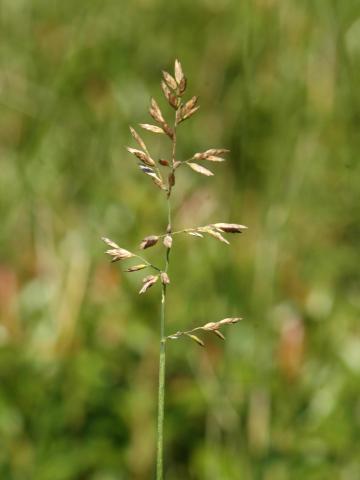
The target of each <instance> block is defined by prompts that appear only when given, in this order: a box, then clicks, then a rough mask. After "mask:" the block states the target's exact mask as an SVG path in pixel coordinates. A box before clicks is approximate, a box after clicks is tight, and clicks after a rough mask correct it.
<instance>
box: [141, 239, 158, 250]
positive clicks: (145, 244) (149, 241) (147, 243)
mask: <svg viewBox="0 0 360 480" xmlns="http://www.w3.org/2000/svg"><path fill="white" fill-rule="evenodd" d="M158 240H159V237H158V236H157V235H149V236H148V237H145V238H144V239H143V241H142V242H141V243H140V248H141V249H142V250H145V249H146V248H149V247H152V246H153V245H155V244H156V243H157V242H158Z"/></svg>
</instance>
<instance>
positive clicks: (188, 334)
mask: <svg viewBox="0 0 360 480" xmlns="http://www.w3.org/2000/svg"><path fill="white" fill-rule="evenodd" d="M185 335H186V336H187V337H189V338H191V340H193V341H194V342H196V343H197V344H198V345H200V347H205V343H204V342H203V341H202V340H200V338H199V337H197V336H196V335H193V334H192V333H185Z"/></svg>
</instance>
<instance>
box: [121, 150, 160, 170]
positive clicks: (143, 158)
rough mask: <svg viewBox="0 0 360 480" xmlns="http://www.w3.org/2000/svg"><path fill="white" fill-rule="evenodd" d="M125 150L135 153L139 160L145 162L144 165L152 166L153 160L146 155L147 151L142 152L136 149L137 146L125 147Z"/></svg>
mask: <svg viewBox="0 0 360 480" xmlns="http://www.w3.org/2000/svg"><path fill="white" fill-rule="evenodd" d="M126 150H127V151H128V152H129V153H131V154H132V155H135V157H137V158H138V159H139V160H140V161H141V162H143V163H145V165H149V166H151V167H152V166H154V165H155V162H154V160H153V159H152V158H151V157H150V155H148V154H147V153H145V152H143V151H142V150H138V149H137V148H132V147H126Z"/></svg>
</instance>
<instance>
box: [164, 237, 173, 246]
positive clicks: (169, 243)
mask: <svg viewBox="0 0 360 480" xmlns="http://www.w3.org/2000/svg"><path fill="white" fill-rule="evenodd" d="M172 242H173V239H172V236H171V235H165V237H164V240H163V244H164V245H165V247H166V248H171V247H172Z"/></svg>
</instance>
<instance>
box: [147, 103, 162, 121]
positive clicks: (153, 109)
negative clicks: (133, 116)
mask: <svg viewBox="0 0 360 480" xmlns="http://www.w3.org/2000/svg"><path fill="white" fill-rule="evenodd" d="M149 113H150V115H151V116H152V118H153V119H154V120H155V122H158V123H160V125H163V124H164V123H165V120H164V117H163V114H162V113H161V110H160V107H159V105H158V104H157V102H156V100H155V99H154V98H152V99H151V101H150V108H149Z"/></svg>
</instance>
